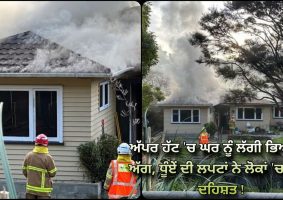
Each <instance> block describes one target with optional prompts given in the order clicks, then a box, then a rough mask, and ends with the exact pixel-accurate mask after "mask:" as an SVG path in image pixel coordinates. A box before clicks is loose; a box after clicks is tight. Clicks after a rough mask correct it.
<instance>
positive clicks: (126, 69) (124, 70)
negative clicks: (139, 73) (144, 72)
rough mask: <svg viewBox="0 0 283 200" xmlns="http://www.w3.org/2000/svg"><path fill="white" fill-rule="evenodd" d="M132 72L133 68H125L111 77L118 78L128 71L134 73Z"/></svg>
mask: <svg viewBox="0 0 283 200" xmlns="http://www.w3.org/2000/svg"><path fill="white" fill-rule="evenodd" d="M134 70H135V67H127V68H125V69H122V70H119V71H117V72H115V73H114V74H113V77H116V78H119V77H120V76H121V75H123V74H124V73H126V72H129V71H134Z"/></svg>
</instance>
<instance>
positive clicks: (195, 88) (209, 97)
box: [150, 1, 226, 104]
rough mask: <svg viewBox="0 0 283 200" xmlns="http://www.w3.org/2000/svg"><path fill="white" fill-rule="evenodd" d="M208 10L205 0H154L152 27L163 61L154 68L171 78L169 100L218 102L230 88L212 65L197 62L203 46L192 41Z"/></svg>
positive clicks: (166, 77)
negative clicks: (165, 0) (164, 0)
mask: <svg viewBox="0 0 283 200" xmlns="http://www.w3.org/2000/svg"><path fill="white" fill-rule="evenodd" d="M204 10H205V7H204V5H203V4H202V3H201V2H192V1H191V2H178V1H177V2H152V15H151V27H150V30H151V31H153V32H154V34H155V35H156V39H157V43H158V44H159V63H158V64H157V65H156V66H155V67H153V71H154V72H155V73H156V72H160V73H161V74H163V75H164V76H165V77H164V79H167V80H169V84H168V87H169V90H170V95H169V96H167V98H166V100H165V101H167V102H180V101H182V102H183V103H196V102H197V101H199V102H200V103H201V102H202V100H203V101H204V102H208V103H213V104H216V103H218V102H219V100H220V97H221V95H223V94H224V92H225V90H226V86H225V84H224V83H223V81H222V80H220V79H219V78H217V76H216V74H215V72H214V70H213V69H212V68H209V67H206V66H204V65H200V64H198V63H196V62H195V60H196V59H198V57H199V55H200V50H199V49H197V48H195V47H192V46H191V45H190V43H189V41H188V39H189V37H190V34H191V33H192V32H194V31H197V30H199V25H198V21H199V19H200V17H201V15H202V13H203V11H204Z"/></svg>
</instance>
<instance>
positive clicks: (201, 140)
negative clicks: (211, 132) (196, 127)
mask: <svg viewBox="0 0 283 200" xmlns="http://www.w3.org/2000/svg"><path fill="white" fill-rule="evenodd" d="M208 142H209V136H208V133H207V131H206V128H205V127H203V128H202V129H201V132H200V135H199V144H208Z"/></svg>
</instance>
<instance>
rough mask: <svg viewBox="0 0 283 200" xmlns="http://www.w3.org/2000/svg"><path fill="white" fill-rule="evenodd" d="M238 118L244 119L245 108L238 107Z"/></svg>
mask: <svg viewBox="0 0 283 200" xmlns="http://www.w3.org/2000/svg"><path fill="white" fill-rule="evenodd" d="M238 119H243V108H238Z"/></svg>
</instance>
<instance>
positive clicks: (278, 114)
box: [273, 106, 283, 118]
mask: <svg viewBox="0 0 283 200" xmlns="http://www.w3.org/2000/svg"><path fill="white" fill-rule="evenodd" d="M273 113H274V114H273V117H274V118H283V107H280V108H278V107H277V106H275V107H274V109H273Z"/></svg>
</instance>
